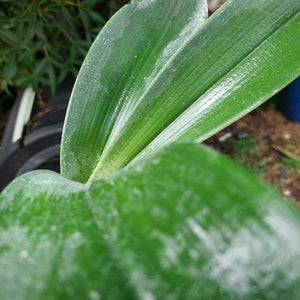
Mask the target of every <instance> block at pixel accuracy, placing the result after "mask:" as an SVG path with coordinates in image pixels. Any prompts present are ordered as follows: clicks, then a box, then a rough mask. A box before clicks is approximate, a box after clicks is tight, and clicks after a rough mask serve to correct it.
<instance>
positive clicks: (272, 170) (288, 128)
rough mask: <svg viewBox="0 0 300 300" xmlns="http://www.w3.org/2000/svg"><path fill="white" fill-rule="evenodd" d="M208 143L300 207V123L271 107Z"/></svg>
mask: <svg viewBox="0 0 300 300" xmlns="http://www.w3.org/2000/svg"><path fill="white" fill-rule="evenodd" d="M206 144H208V145H210V146H212V147H213V148H214V149H216V150H218V151H220V152H223V153H225V154H226V155H227V156H229V157H230V158H232V159H234V160H235V161H237V162H239V163H241V164H244V165H245V166H246V167H247V168H248V169H250V171H252V172H254V173H256V174H257V175H258V176H259V177H260V178H261V179H263V180H265V181H268V182H269V183H271V184H272V185H273V186H274V187H275V188H277V189H278V190H280V191H281V193H282V194H283V196H284V197H285V198H286V199H289V200H291V201H292V202H294V203H297V204H298V205H300V124H295V123H292V122H289V121H288V120H287V119H286V118H285V117H284V116H283V115H282V114H281V113H280V112H279V111H276V110H273V109H272V108H270V106H269V105H266V106H262V107H261V108H259V109H257V110H255V111H253V112H252V113H250V114H249V115H247V116H245V117H244V118H242V119H241V120H239V121H237V122H236V123H234V124H232V125H231V126H229V127H228V128H226V129H224V130H223V131H221V132H219V133H218V134H216V135H215V136H214V137H212V138H210V139H209V140H208V141H206Z"/></svg>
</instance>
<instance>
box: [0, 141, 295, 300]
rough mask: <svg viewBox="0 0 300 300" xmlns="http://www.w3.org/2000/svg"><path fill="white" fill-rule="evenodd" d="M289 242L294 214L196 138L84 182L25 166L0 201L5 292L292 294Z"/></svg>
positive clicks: (0, 269)
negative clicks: (24, 171) (26, 170)
mask: <svg viewBox="0 0 300 300" xmlns="http://www.w3.org/2000/svg"><path fill="white" fill-rule="evenodd" d="M216 182H218V186H216ZM299 249H300V212H299V210H298V209H296V208H295V207H292V206H290V205H289V204H288V203H286V202H284V201H283V200H282V199H281V198H280V197H279V196H278V194H277V193H276V192H274V191H273V190H272V189H270V188H269V187H268V186H266V185H265V184H263V183H261V182H259V181H258V180H257V179H256V178H254V177H253V175H251V174H249V173H248V172H247V171H246V170H244V169H242V168H241V167H239V166H237V165H236V164H234V163H233V162H230V161H229V160H228V159H227V158H225V157H223V156H221V155H219V154H217V153H215V152H213V151H212V150H209V149H208V148H205V147H203V146H199V145H196V144H173V145H171V146H168V147H166V148H164V149H163V150H161V151H160V152H158V153H156V154H155V155H154V156H151V157H150V158H148V159H147V160H144V161H143V162H138V163H136V164H133V165H132V166H131V167H129V168H128V167H127V168H125V169H123V170H121V171H120V172H118V173H116V174H115V175H114V176H111V177H110V178H109V179H106V180H101V181H96V182H93V183H92V184H87V185H83V184H80V183H76V182H71V181H69V180H66V179H64V178H62V177H61V176H59V175H57V174H55V173H52V172H45V171H38V172H33V173H28V174H25V175H23V176H21V177H19V178H18V179H17V180H16V181H14V182H13V183H12V184H11V185H10V186H9V187H8V188H6V190H5V191H4V192H3V193H2V194H1V199H0V290H1V299H4V300H6V299H79V298H80V299H82V298H83V299H100V298H101V299H289V300H293V299H295V300H296V299H298V296H299V293H300V250H299Z"/></svg>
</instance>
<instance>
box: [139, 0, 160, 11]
mask: <svg viewBox="0 0 300 300" xmlns="http://www.w3.org/2000/svg"><path fill="white" fill-rule="evenodd" d="M155 1H156V0H140V1H138V2H137V8H138V9H144V8H146V7H148V6H149V5H151V4H152V3H154V2H155Z"/></svg>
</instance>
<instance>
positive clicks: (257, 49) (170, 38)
mask: <svg viewBox="0 0 300 300" xmlns="http://www.w3.org/2000/svg"><path fill="white" fill-rule="evenodd" d="M195 8H198V9H196V10H195ZM299 10H300V2H299V1H295V0H286V1H278V0H270V1H264V0H257V1H248V0H229V1H227V3H226V4H225V5H224V6H223V7H222V8H221V9H219V10H218V11H217V12H216V13H215V14H214V15H213V16H212V17H211V18H209V19H208V20H207V21H205V22H204V24H202V21H203V18H204V15H205V14H204V11H206V5H204V4H203V1H199V0H198V1H188V5H187V1H183V0H182V1H172V2H170V1H165V0H152V1H146V0H141V1H135V2H134V3H133V4H130V5H128V6H126V7H125V8H124V9H123V10H121V11H120V12H119V13H117V15H116V16H115V17H114V18H113V19H112V20H111V21H110V22H108V24H107V26H106V27H105V29H104V30H103V31H102V32H101V33H100V34H99V36H98V38H97V39H96V41H95V43H94V45H93V47H92V48H91V50H90V52H89V54H88V56H87V58H86V60H85V62H84V64H83V66H82V69H81V71H80V74H79V76H78V80H77V82H76V84H75V88H74V91H73V95H72V98H71V103H70V107H69V111H68V114H67V121H66V125H65V129H64V134H63V143H62V174H63V175H64V176H66V177H68V178H71V179H74V180H77V181H81V182H86V181H87V180H88V179H89V180H94V179H97V178H101V177H105V176H107V175H109V174H111V173H113V172H114V171H116V170H119V169H120V168H122V167H123V166H125V165H126V164H128V163H129V162H130V161H132V159H134V158H135V157H136V156H137V155H138V158H141V157H144V156H147V155H149V154H150V153H152V152H153V151H154V150H156V149H159V148H160V147H162V146H163V145H165V144H166V143H169V142H170V141H173V140H176V139H183V140H187V141H191V140H200V141H201V140H203V139H204V138H207V137H209V136H210V135H212V134H213V133H214V132H216V131H217V130H218V129H220V128H222V127H224V126H226V125H228V124H229V123H230V122H233V121H234V120H236V119H237V118H239V117H241V116H242V115H244V114H246V113H247V112H249V110H251V109H253V108H254V107H256V106H258V105H259V104H261V103H262V102H263V101H265V100H266V99H268V98H269V97H270V96H271V95H273V94H274V93H275V92H277V91H278V90H279V89H280V88H282V87H284V86H285V85H286V84H287V83H289V82H290V81H291V80H293V79H294V78H295V77H297V76H298V75H299V72H300V61H299V59H300V58H299V55H298V54H299V51H300V45H299V43H297V42H295V41H296V40H297V37H298V36H299V33H300V32H299V28H300V26H299ZM194 11H195V12H194ZM158 12H160V13H158ZM76 122H78V123H77V124H76ZM74 124H75V125H74ZM139 154H140V155H139Z"/></svg>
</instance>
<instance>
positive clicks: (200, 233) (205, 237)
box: [187, 218, 215, 250]
mask: <svg viewBox="0 0 300 300" xmlns="http://www.w3.org/2000/svg"><path fill="white" fill-rule="evenodd" d="M187 224H188V226H189V227H190V229H191V230H192V232H193V233H194V235H195V236H196V237H197V238H198V239H199V240H200V241H202V242H203V243H204V245H205V246H206V248H208V249H210V250H214V249H215V245H214V243H213V241H212V239H211V236H210V234H209V233H208V232H206V231H205V230H204V229H203V228H202V227H201V226H200V225H199V224H198V223H197V222H196V221H195V220H194V219H192V218H188V219H187Z"/></svg>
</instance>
